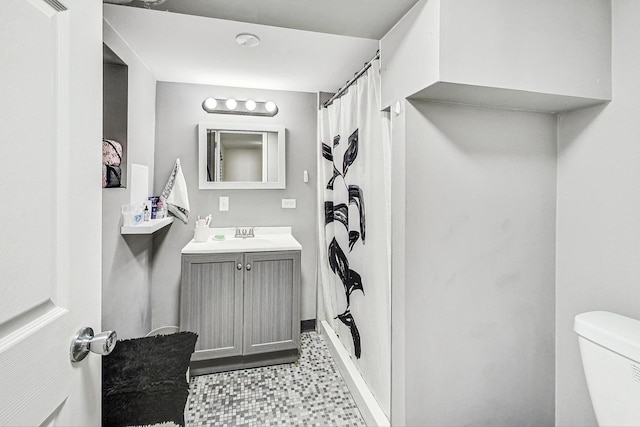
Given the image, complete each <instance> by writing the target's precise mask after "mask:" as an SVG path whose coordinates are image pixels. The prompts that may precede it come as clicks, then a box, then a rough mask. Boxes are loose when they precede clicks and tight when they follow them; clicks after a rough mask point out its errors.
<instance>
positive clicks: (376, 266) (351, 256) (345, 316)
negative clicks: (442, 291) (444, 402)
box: [318, 60, 391, 416]
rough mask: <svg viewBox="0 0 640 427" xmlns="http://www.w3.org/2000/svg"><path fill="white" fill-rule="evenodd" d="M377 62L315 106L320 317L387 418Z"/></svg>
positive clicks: (386, 289) (386, 196)
mask: <svg viewBox="0 0 640 427" xmlns="http://www.w3.org/2000/svg"><path fill="white" fill-rule="evenodd" d="M379 62H380V61H379V60H375V61H373V62H372V65H371V67H370V68H369V69H368V70H367V72H366V73H365V74H363V75H362V76H361V77H360V78H359V79H358V80H357V82H356V83H355V84H353V85H352V86H351V87H350V88H349V90H348V91H347V93H346V94H344V95H343V96H342V97H340V98H338V99H336V100H335V101H334V102H333V103H332V104H331V105H329V106H328V107H327V108H322V109H321V111H320V129H319V134H320V135H319V140H320V145H319V156H318V171H319V172H318V195H319V197H318V199H319V206H318V215H319V217H318V223H319V244H320V248H319V254H320V255H319V256H320V260H319V266H320V267H319V273H320V274H319V279H320V280H319V281H320V289H321V298H320V304H319V306H320V310H319V311H320V313H319V315H320V317H321V318H324V320H326V321H327V322H328V323H329V324H330V325H331V326H332V328H333V330H334V331H335V332H336V334H337V335H338V336H339V338H340V341H341V342H342V344H343V345H344V346H345V348H346V349H347V350H348V351H349V352H350V354H351V355H352V359H353V360H354V362H355V364H356V366H357V367H358V369H359V371H360V373H361V374H362V376H363V378H364V380H365V381H366V382H367V385H368V386H369V388H370V389H371V391H372V393H373V394H374V396H375V397H376V399H377V400H378V403H379V404H380V406H381V407H382V409H383V411H384V412H385V413H386V414H387V416H389V407H390V387H391V337H390V336H391V332H390V331H391V308H390V307H391V302H390V299H391V298H390V295H391V292H390V282H391V273H390V265H391V262H390V248H391V239H390V235H391V232H390V229H391V225H390V129H389V115H388V113H385V112H381V111H380V71H379V69H380V66H379Z"/></svg>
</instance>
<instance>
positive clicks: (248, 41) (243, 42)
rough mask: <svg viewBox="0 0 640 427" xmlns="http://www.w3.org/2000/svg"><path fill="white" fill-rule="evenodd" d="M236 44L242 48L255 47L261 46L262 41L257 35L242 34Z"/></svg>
mask: <svg viewBox="0 0 640 427" xmlns="http://www.w3.org/2000/svg"><path fill="white" fill-rule="evenodd" d="M236 43H238V44H239V45H240V46H246V47H254V46H258V45H259V44H260V39H259V38H258V36H256V35H255V34H249V33H240V34H238V35H237V36H236Z"/></svg>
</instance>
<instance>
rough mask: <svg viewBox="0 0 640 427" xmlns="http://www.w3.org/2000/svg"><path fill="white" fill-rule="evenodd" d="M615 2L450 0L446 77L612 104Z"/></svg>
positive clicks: (445, 5) (446, 6)
mask: <svg viewBox="0 0 640 427" xmlns="http://www.w3.org/2000/svg"><path fill="white" fill-rule="evenodd" d="M610 7H611V5H610V1H609V0H562V1H557V0H519V1H512V0H483V1H481V2H479V1H476V0H455V1H443V2H442V6H441V15H440V25H441V28H442V33H441V38H440V39H441V45H440V65H441V70H440V73H441V76H440V77H441V79H442V80H443V81H447V82H454V83H465V84H473V85H478V86H487V87H500V88H506V89H519V90H527V91H530V92H539V93H549V94H558V95H570V96H579V97H586V98H600V99H609V98H610V96H611V70H610V68H609V61H608V59H609V55H610V37H609V35H610V29H611V23H610V21H609V17H610Z"/></svg>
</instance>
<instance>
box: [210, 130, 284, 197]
mask: <svg viewBox="0 0 640 427" xmlns="http://www.w3.org/2000/svg"><path fill="white" fill-rule="evenodd" d="M209 130H216V131H236V132H243V131H247V132H276V133H277V134H278V179H277V180H276V181H270V182H264V181H255V182H248V181H227V182H225V181H218V182H213V181H208V180H207V132H208V131H209ZM285 132H286V129H285V127H284V126H282V125H270V124H247V123H216V122H201V123H199V124H198V183H199V189H200V190H230V189H231V190H233V189H236V190H238V189H252V190H261V189H262V190H264V189H284V188H286V159H285Z"/></svg>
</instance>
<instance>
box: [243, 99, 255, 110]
mask: <svg viewBox="0 0 640 427" xmlns="http://www.w3.org/2000/svg"><path fill="white" fill-rule="evenodd" d="M244 106H245V108H246V109H247V110H249V111H254V110H255V109H256V101H254V100H253V99H247V100H246V101H244Z"/></svg>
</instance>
